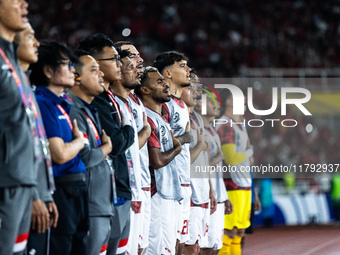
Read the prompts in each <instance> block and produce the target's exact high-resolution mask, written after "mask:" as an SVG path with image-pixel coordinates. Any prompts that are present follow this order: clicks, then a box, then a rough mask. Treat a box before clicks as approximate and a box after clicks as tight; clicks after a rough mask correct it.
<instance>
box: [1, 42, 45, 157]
mask: <svg viewBox="0 0 340 255" xmlns="http://www.w3.org/2000/svg"><path fill="white" fill-rule="evenodd" d="M0 55H1V57H2V58H3V59H4V61H5V63H6V64H7V65H8V67H9V68H10V69H11V72H12V76H13V78H14V81H15V83H16V85H17V87H18V90H19V93H20V97H21V100H22V103H23V105H24V107H25V112H26V115H27V117H28V121H29V125H30V128H31V132H32V136H33V141H34V154H35V159H36V160H37V161H39V160H40V157H39V148H38V147H39V139H38V134H37V123H38V120H37V119H38V113H37V109H35V107H34V102H33V98H32V96H31V95H30V96H28V97H27V95H26V93H25V91H24V87H23V85H22V84H21V80H20V78H19V76H18V74H17V72H16V70H15V69H14V67H13V65H12V63H11V62H10V61H9V59H8V57H7V55H6V53H5V52H4V51H3V49H1V48H0ZM28 92H29V91H28ZM32 109H33V110H32ZM33 111H34V112H33Z"/></svg>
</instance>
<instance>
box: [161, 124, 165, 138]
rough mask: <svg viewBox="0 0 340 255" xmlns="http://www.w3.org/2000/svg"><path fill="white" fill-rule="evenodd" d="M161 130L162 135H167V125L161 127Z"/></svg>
mask: <svg viewBox="0 0 340 255" xmlns="http://www.w3.org/2000/svg"><path fill="white" fill-rule="evenodd" d="M160 130H161V135H162V136H165V127H164V126H161V127H160Z"/></svg>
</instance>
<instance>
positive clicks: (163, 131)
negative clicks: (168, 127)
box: [160, 126, 168, 145]
mask: <svg viewBox="0 0 340 255" xmlns="http://www.w3.org/2000/svg"><path fill="white" fill-rule="evenodd" d="M160 132H161V136H162V139H161V143H162V144H163V145H165V144H167V143H168V138H167V137H166V136H165V127H164V126H161V127H160Z"/></svg>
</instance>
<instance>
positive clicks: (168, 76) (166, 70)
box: [163, 69, 172, 79]
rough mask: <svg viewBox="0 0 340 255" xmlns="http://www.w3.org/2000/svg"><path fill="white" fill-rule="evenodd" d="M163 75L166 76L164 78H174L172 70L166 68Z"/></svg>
mask: <svg viewBox="0 0 340 255" xmlns="http://www.w3.org/2000/svg"><path fill="white" fill-rule="evenodd" d="M163 76H164V78H166V79H171V78H172V74H171V71H170V70H169V69H164V71H163Z"/></svg>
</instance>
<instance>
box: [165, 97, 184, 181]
mask: <svg viewBox="0 0 340 255" xmlns="http://www.w3.org/2000/svg"><path fill="white" fill-rule="evenodd" d="M165 105H166V108H167V109H168V113H169V123H170V127H171V129H172V131H173V132H174V135H175V137H177V136H181V135H183V134H184V133H185V128H186V126H187V123H188V122H189V112H188V107H187V106H186V104H185V103H184V102H183V101H182V100H181V99H179V98H176V97H174V96H171V99H170V101H169V102H166V103H165ZM189 146H190V145H189V144H188V143H186V144H183V145H182V151H181V153H180V154H179V155H177V156H176V157H175V161H176V165H177V169H178V171H179V173H180V178H181V179H180V180H181V184H190V151H189Z"/></svg>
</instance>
